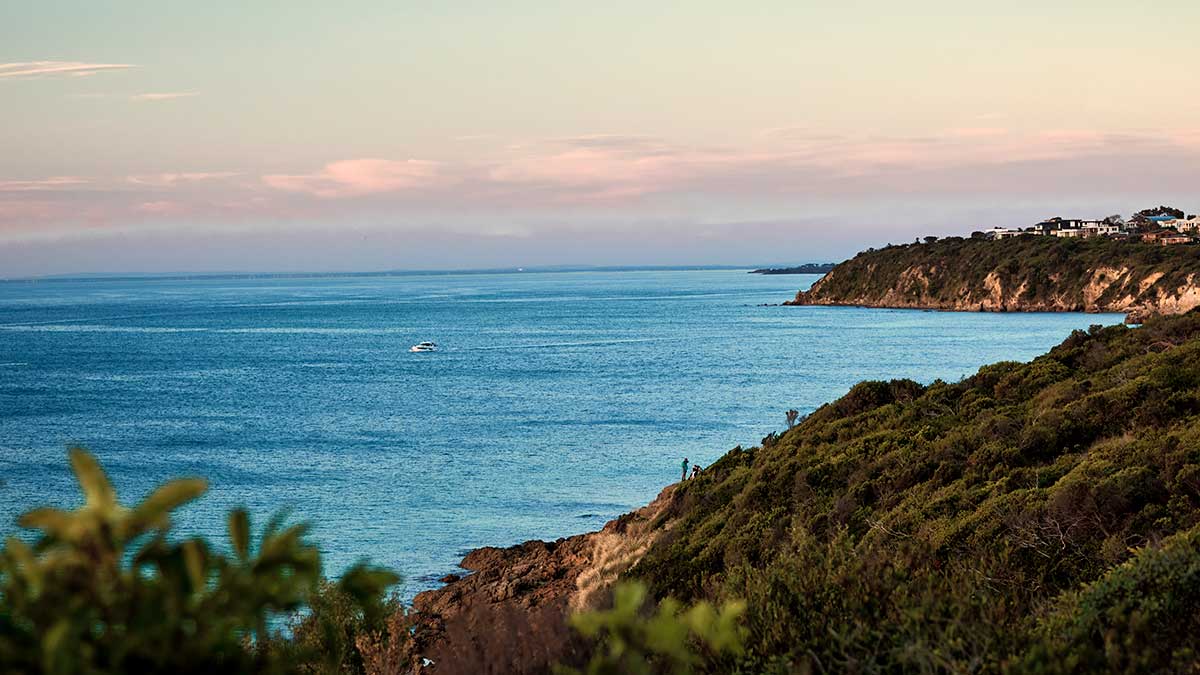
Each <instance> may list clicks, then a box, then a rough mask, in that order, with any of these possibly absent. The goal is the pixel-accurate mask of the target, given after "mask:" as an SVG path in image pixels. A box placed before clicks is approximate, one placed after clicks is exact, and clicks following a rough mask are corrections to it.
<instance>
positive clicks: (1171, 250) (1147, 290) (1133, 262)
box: [785, 235, 1200, 323]
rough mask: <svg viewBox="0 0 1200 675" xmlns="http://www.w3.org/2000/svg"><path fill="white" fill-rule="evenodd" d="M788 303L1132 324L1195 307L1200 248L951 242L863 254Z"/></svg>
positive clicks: (1199, 293)
mask: <svg viewBox="0 0 1200 675" xmlns="http://www.w3.org/2000/svg"><path fill="white" fill-rule="evenodd" d="M785 304H789V305H854V306H862V307H892V308H912V309H941V310H957V311H986V312H1122V313H1128V314H1129V315H1130V316H1129V317H1128V318H1127V320H1128V321H1130V322H1133V323H1137V322H1140V320H1141V319H1143V318H1145V317H1147V316H1153V315H1159V314H1180V313H1183V312H1186V311H1188V310H1190V309H1192V308H1194V307H1197V306H1200V247H1195V246H1161V245H1156V244H1150V243H1144V242H1138V241H1119V240H1114V239H1108V238H1104V237H1097V238H1091V239H1077V238H1061V237H1039V236H1032V235H1030V236H1021V237H1010V238H1005V239H996V240H989V239H983V238H971V239H964V238H962V237H949V238H946V239H941V240H937V241H926V242H925V243H913V244H907V245H898V246H888V247H886V248H882V249H878V250H876V249H868V250H867V251H864V252H862V253H859V254H858V255H856V256H854V258H852V259H850V260H847V261H846V262H844V263H841V264H839V265H837V266H836V267H834V268H833V270H831V271H830V272H829V273H828V274H826V275H825V276H824V277H822V278H821V279H820V280H818V281H817V282H816V283H815V284H813V285H812V287H811V288H810V289H809V290H807V291H800V292H799V293H797V294H796V297H795V299H794V300H792V301H791V302H788V303H785Z"/></svg>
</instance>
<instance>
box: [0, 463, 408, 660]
mask: <svg viewBox="0 0 1200 675" xmlns="http://www.w3.org/2000/svg"><path fill="white" fill-rule="evenodd" d="M70 459H71V466H72V468H73V470H74V472H75V476H76V479H77V480H78V481H79V486H80V489H81V490H82V492H83V494H84V497H85V503H84V504H83V506H81V507H79V508H78V509H76V510H75V511H61V510H59V509H52V508H41V509H35V510H33V511H30V512H28V513H26V514H24V515H22V516H21V517H20V519H19V520H18V523H19V524H20V525H21V526H22V527H26V528H31V529H34V530H38V531H40V533H41V534H40V536H39V537H38V539H37V540H36V541H35V542H33V544H32V545H30V544H28V543H26V542H25V541H23V540H22V539H19V538H17V537H10V538H9V539H8V541H7V542H6V543H5V544H4V547H3V549H0V664H3V667H4V668H5V672H22V673H47V674H50V673H54V674H57V673H64V674H65V673H89V674H104V673H201V672H206V673H231V672H237V673H242V672H258V673H283V672H295V671H296V670H297V669H298V668H299V667H300V666H301V665H302V664H305V665H306V666H307V667H308V668H309V669H314V668H315V669H318V670H321V671H326V672H329V671H327V670H326V669H325V668H324V667H321V666H318V665H314V664H317V663H320V662H321V660H322V659H323V658H324V655H316V654H311V653H306V651H305V650H304V649H300V648H296V647H286V646H278V645H276V644H274V643H275V642H282V641H281V640H274V639H273V636H272V635H271V634H270V632H269V630H270V627H271V626H272V625H277V624H273V622H275V621H276V620H277V619H280V618H283V617H286V616H289V615H293V614H295V613H296V612H298V611H300V610H302V609H303V608H304V607H305V606H306V605H307V603H308V600H309V598H310V597H311V596H312V594H313V593H314V592H315V591H316V590H317V588H318V584H319V582H320V581H321V557H320V553H319V551H318V549H317V547H316V546H314V545H313V544H310V543H308V542H307V541H306V540H305V535H306V533H307V527H306V526H305V525H293V526H291V527H286V528H285V527H284V526H283V521H282V519H281V518H278V517H277V518H275V519H273V520H272V521H271V522H269V523H268V524H267V525H266V527H265V528H264V530H263V532H262V535H261V537H260V539H259V540H258V542H257V543H253V542H252V541H251V536H250V531H251V530H250V516H249V515H248V514H247V512H246V511H244V510H240V509H238V510H234V511H232V512H230V514H229V520H228V530H229V552H230V555H228V556H226V555H223V554H222V553H220V552H218V551H217V550H214V549H213V548H212V547H210V546H209V545H208V544H207V542H205V541H204V540H203V539H201V538H197V537H192V538H180V537H171V536H169V534H170V528H171V519H170V514H171V512H172V511H174V510H175V509H177V508H179V507H180V506H182V505H183V504H186V503H187V502H190V501H192V500H194V499H196V498H197V497H199V496H200V495H201V494H203V493H204V491H205V490H206V489H207V484H206V482H205V481H204V480H202V479H198V478H191V479H184V480H176V481H171V482H169V483H167V484H165V485H163V486H162V487H160V488H158V489H157V490H155V491H154V492H153V493H151V494H150V496H148V497H146V499H144V500H143V501H142V502H141V503H140V504H137V505H136V506H133V507H125V506H122V505H121V504H120V503H119V502H118V501H117V494H116V491H115V490H114V489H113V486H112V484H111V483H110V482H109V480H108V477H107V476H105V474H104V471H103V470H102V469H101V468H100V465H99V464H98V463H97V462H96V460H95V458H94V457H92V455H90V454H89V453H87V452H86V451H84V450H82V449H78V448H76V449H72V450H71V452H70ZM398 579H399V577H397V576H396V575H395V574H393V573H391V572H389V571H387V570H383V569H380V568H374V567H369V566H365V565H358V566H355V567H354V568H353V569H351V570H350V571H349V572H347V573H346V575H345V576H344V577H343V578H342V580H341V581H340V582H338V583H337V584H336V588H337V590H338V592H339V593H341V594H343V595H344V596H345V597H346V598H348V599H349V601H350V602H352V603H354V605H355V607H356V609H355V612H356V613H358V614H361V615H366V616H370V617H372V618H374V617H376V616H377V612H378V611H379V610H380V608H382V607H383V600H382V597H383V594H384V591H385V589H386V588H387V587H389V586H391V585H393V584H395V583H396V581H398Z"/></svg>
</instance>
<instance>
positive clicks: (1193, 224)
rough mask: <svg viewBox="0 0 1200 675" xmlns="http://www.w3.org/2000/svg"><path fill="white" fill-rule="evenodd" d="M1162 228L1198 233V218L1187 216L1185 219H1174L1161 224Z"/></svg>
mask: <svg viewBox="0 0 1200 675" xmlns="http://www.w3.org/2000/svg"><path fill="white" fill-rule="evenodd" d="M1162 225H1163V227H1173V228H1175V229H1176V230H1178V231H1180V232H1183V233H1188V234H1198V233H1200V216H1188V217H1187V218H1176V219H1175V220H1170V221H1167V222H1165V223H1163V224H1162Z"/></svg>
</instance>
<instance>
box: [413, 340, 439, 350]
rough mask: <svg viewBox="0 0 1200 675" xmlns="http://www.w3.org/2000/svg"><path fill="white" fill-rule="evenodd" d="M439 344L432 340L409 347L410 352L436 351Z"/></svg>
mask: <svg viewBox="0 0 1200 675" xmlns="http://www.w3.org/2000/svg"><path fill="white" fill-rule="evenodd" d="M437 348H438V346H437V345H436V344H434V343H432V342H421V343H419V344H415V345H413V346H412V347H409V348H408V351H410V352H436V351H437Z"/></svg>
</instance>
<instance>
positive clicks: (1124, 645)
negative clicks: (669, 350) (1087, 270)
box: [628, 242, 1200, 673]
mask: <svg viewBox="0 0 1200 675" xmlns="http://www.w3.org/2000/svg"><path fill="white" fill-rule="evenodd" d="M948 245H952V246H957V245H961V244H959V243H958V242H953V243H951V244H948ZM1056 248H1057V247H1056ZM1198 507H1200V313H1198V312H1192V313H1189V314H1186V315H1182V316H1177V317H1169V318H1161V319H1155V320H1153V321H1151V322H1149V323H1148V324H1147V325H1145V326H1143V327H1141V328H1126V327H1122V326H1115V327H1109V328H1101V327H1099V326H1096V327H1093V328H1092V329H1091V330H1090V331H1088V332H1082V331H1076V332H1075V333H1074V334H1072V335H1071V336H1070V338H1068V339H1067V340H1066V341H1065V342H1064V343H1063V344H1061V345H1060V346H1058V347H1056V348H1055V349H1053V350H1052V351H1051V352H1050V353H1049V354H1047V355H1045V356H1042V357H1040V358H1038V359H1035V360H1034V361H1032V362H1031V363H1026V364H1021V363H998V364H994V365H990V366H986V367H984V368H982V369H981V370H980V371H979V372H978V374H976V375H974V376H973V377H970V378H968V379H966V380H964V381H962V382H958V383H945V382H940V381H939V382H935V383H934V384H932V385H929V386H922V385H919V384H917V383H915V382H912V381H907V380H897V381H891V382H864V383H861V384H859V385H857V386H855V387H854V388H853V389H852V390H851V391H850V392H849V393H848V394H847V395H846V396H844V397H842V398H841V399H839V400H837V401H835V402H833V403H830V404H827V405H825V406H823V407H821V408H819V409H817V410H816V411H814V412H813V413H812V414H811V415H809V416H808V417H807V418H806V419H804V420H803V421H802V422H800V423H799V424H797V425H796V426H795V427H794V428H792V429H790V430H789V431H787V432H786V433H784V434H783V435H781V436H779V437H777V438H775V437H768V439H766V440H765V442H764V445H763V447H760V448H754V449H750V450H741V449H735V450H734V451H732V452H730V453H728V454H727V455H725V456H724V457H723V458H722V459H721V460H720V461H718V462H716V463H715V464H713V465H712V466H711V467H710V468H709V469H708V470H706V471H705V472H704V473H703V474H702V475H701V477H700V478H698V479H696V480H692V481H688V482H686V483H684V484H683V485H682V486H681V487H680V489H679V496H678V499H677V500H676V503H675V504H674V506H673V511H672V513H670V514H667V515H664V516H663V518H664V524H665V523H667V522H671V523H672V524H671V527H670V529H669V531H668V532H666V533H665V534H664V535H663V537H662V538H661V539H660V540H659V541H658V542H657V543H656V544H655V545H654V546H653V547H652V548H651V549H650V551H649V552H648V553H647V555H646V556H645V557H644V558H643V559H642V560H641V562H640V563H639V564H638V565H637V566H636V567H634V568H633V570H631V571H630V573H629V575H628V576H631V577H634V578H638V579H640V580H643V581H644V582H646V583H648V584H649V587H650V588H651V590H652V592H653V593H654V594H656V595H658V596H667V595H670V596H674V597H676V598H680V599H683V600H695V599H709V600H718V601H719V600H725V599H730V598H737V599H744V600H745V601H746V603H747V612H746V616H745V620H746V627H747V628H748V630H749V637H748V641H747V644H746V648H747V651H746V653H745V655H744V656H743V657H742V659H741V661H740V666H741V668H742V670H743V671H744V672H793V671H795V670H800V671H801V672H804V671H806V670H809V671H814V672H1003V671H1008V672H1064V673H1066V672H1094V671H1116V672H1130V673H1133V672H1179V671H1182V670H1189V671H1194V670H1196V669H1198V668H1200V665H1198V664H1200V654H1198V652H1197V650H1198V649H1200V630H1198V629H1200V549H1198V547H1197V544H1200V508H1198ZM722 669H723V666H721V667H718V666H715V665H714V666H713V668H712V670H714V671H719V670H722Z"/></svg>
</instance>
